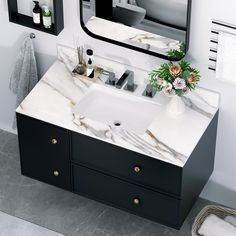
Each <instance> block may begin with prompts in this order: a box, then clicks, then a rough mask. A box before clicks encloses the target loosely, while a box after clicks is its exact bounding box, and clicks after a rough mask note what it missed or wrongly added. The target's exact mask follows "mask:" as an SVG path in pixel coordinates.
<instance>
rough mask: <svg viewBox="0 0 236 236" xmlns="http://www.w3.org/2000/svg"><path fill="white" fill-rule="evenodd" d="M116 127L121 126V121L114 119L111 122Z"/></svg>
mask: <svg viewBox="0 0 236 236" xmlns="http://www.w3.org/2000/svg"><path fill="white" fill-rule="evenodd" d="M113 124H114V125H115V126H116V127H119V126H121V122H120V121H118V120H116V121H114V123H113Z"/></svg>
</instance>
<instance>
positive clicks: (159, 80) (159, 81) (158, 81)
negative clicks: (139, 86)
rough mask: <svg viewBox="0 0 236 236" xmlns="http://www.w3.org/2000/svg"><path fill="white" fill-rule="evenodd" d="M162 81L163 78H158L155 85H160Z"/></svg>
mask: <svg viewBox="0 0 236 236" xmlns="http://www.w3.org/2000/svg"><path fill="white" fill-rule="evenodd" d="M163 81H164V80H163V79H161V78H158V79H157V82H156V83H157V85H159V86H162V84H163Z"/></svg>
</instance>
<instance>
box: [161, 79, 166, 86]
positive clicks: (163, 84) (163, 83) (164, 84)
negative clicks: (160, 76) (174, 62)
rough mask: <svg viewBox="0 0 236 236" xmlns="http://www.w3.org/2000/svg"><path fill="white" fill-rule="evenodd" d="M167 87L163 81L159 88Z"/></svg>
mask: <svg viewBox="0 0 236 236" xmlns="http://www.w3.org/2000/svg"><path fill="white" fill-rule="evenodd" d="M166 86H167V82H166V81H165V80H163V82H162V84H161V87H162V88H164V87H166Z"/></svg>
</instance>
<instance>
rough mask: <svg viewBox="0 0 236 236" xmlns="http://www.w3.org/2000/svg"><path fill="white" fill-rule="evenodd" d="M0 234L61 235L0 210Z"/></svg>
mask: <svg viewBox="0 0 236 236" xmlns="http://www.w3.org/2000/svg"><path fill="white" fill-rule="evenodd" d="M0 236H63V235H62V234H59V233H56V232H53V231H51V230H49V229H46V228H43V227H41V226H38V225H35V224H32V223H29V222H27V221H25V220H22V219H19V218H16V217H14V216H10V215H7V214H5V213H3V212H0Z"/></svg>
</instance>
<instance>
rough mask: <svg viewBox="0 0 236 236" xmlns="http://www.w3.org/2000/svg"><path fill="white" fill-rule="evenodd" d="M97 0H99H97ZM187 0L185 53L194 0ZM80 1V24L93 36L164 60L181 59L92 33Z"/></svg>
mask: <svg viewBox="0 0 236 236" xmlns="http://www.w3.org/2000/svg"><path fill="white" fill-rule="evenodd" d="M97 1H99V0H97ZM187 1H188V9H187V32H186V37H185V44H186V53H185V55H186V54H187V52H188V49H189V41H190V25H191V9H192V0H187ZM79 2H80V5H79V8H80V25H81V27H82V29H83V30H84V31H85V33H87V34H88V35H89V36H91V37H92V38H95V39H99V40H101V41H105V42H108V43H111V44H115V45H118V46H121V47H125V48H128V49H131V50H134V51H138V52H142V53H144V54H148V55H151V56H155V57H158V58H161V59H164V60H168V61H180V60H181V59H176V58H171V57H169V56H167V55H163V54H160V53H157V52H153V51H149V50H146V49H143V48H139V47H136V46H133V45H129V44H126V43H123V42H119V41H116V40H113V39H109V38H106V37H103V36H100V35H97V34H94V33H92V32H91V31H90V30H89V29H88V28H87V27H86V25H85V24H84V21H83V0H79ZM182 59H183V58H182Z"/></svg>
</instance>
